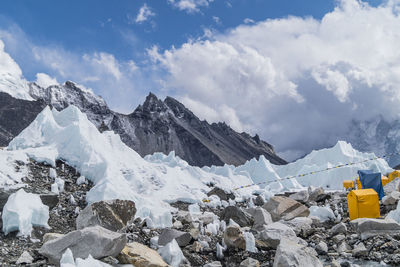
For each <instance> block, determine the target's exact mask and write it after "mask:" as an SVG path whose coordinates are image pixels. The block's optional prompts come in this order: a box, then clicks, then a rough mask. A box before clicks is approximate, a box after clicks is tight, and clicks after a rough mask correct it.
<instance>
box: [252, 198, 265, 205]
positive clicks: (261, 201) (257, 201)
mask: <svg viewBox="0 0 400 267" xmlns="http://www.w3.org/2000/svg"><path fill="white" fill-rule="evenodd" d="M264 204H265V199H264V198H263V197H262V196H260V195H258V196H257V197H256V198H255V199H254V205H256V206H262V205H264Z"/></svg>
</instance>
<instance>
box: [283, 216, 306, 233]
mask: <svg viewBox="0 0 400 267" xmlns="http://www.w3.org/2000/svg"><path fill="white" fill-rule="evenodd" d="M282 223H283V224H285V225H287V226H289V227H290V228H292V229H293V231H294V232H295V233H296V235H298V234H300V233H302V232H303V233H305V232H307V231H309V230H310V229H311V225H312V223H313V221H312V219H311V218H308V217H297V218H294V219H292V220H290V221H283V222H282Z"/></svg>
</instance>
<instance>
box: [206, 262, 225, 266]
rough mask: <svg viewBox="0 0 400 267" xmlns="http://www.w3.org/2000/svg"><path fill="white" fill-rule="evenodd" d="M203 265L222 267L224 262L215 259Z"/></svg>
mask: <svg viewBox="0 0 400 267" xmlns="http://www.w3.org/2000/svg"><path fill="white" fill-rule="evenodd" d="M203 267H222V264H221V262H219V261H213V262H210V263H207V264H205V265H203Z"/></svg>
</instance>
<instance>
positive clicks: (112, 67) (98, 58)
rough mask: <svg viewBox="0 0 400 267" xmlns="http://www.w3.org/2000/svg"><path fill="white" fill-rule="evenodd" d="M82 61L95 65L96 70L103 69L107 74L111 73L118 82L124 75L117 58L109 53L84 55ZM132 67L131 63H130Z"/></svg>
mask: <svg viewBox="0 0 400 267" xmlns="http://www.w3.org/2000/svg"><path fill="white" fill-rule="evenodd" d="M82 59H83V60H84V61H86V62H87V63H89V64H91V65H93V67H94V68H98V69H101V70H102V71H104V72H105V73H109V74H111V75H112V76H114V78H115V79H116V80H119V79H121V76H122V73H121V71H120V66H119V63H118V62H117V60H116V59H115V57H114V56H113V55H111V54H108V53H104V52H101V53H94V54H92V55H88V54H84V55H83V56H82ZM128 65H131V63H128Z"/></svg>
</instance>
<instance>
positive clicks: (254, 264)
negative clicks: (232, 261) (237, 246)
mask: <svg viewBox="0 0 400 267" xmlns="http://www.w3.org/2000/svg"><path fill="white" fill-rule="evenodd" d="M239 267H260V262H259V261H258V260H255V259H253V258H247V259H245V260H244V261H242V262H241V263H240V265H239Z"/></svg>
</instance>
